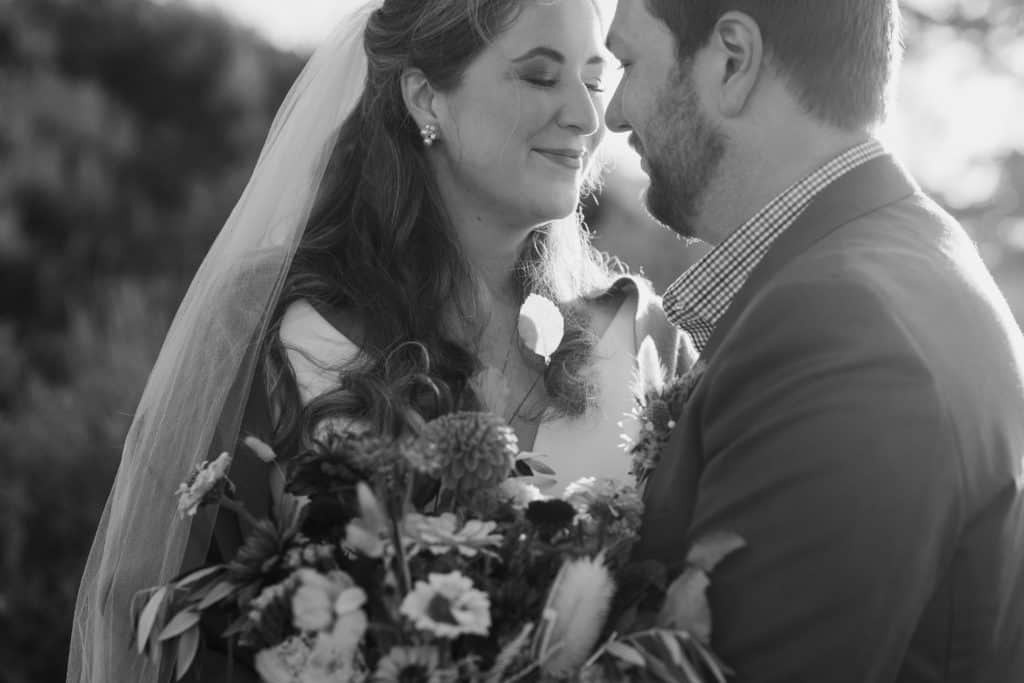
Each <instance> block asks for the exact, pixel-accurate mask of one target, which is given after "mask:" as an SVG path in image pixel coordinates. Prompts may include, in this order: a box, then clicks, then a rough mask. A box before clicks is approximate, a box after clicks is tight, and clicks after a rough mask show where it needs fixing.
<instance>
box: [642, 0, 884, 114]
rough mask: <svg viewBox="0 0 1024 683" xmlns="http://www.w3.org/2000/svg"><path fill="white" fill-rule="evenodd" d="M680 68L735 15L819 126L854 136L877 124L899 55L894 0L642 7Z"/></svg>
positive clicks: (749, 0) (691, 2) (677, 1)
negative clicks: (750, 28)
mask: <svg viewBox="0 0 1024 683" xmlns="http://www.w3.org/2000/svg"><path fill="white" fill-rule="evenodd" d="M645 1H646V2H647V7H648V9H649V11H650V12H651V14H652V15H653V16H655V17H657V18H658V19H661V20H662V21H663V22H665V24H666V25H667V26H668V27H669V29H670V30H671V31H672V33H673V34H674V35H675V38H676V48H677V52H678V54H679V58H680V61H681V62H684V63H685V62H686V61H688V60H689V59H690V58H691V57H693V55H694V54H695V53H696V52H697V50H698V49H700V48H701V47H702V46H704V45H706V44H707V42H708V40H709V39H710V38H711V33H712V31H713V30H714V27H715V24H716V23H717V22H718V19H719V18H720V17H721V16H722V15H723V14H724V13H726V12H728V11H733V10H735V11H739V12H743V13H745V14H747V15H749V16H750V17H751V18H753V19H754V21H756V22H757V24H758V26H759V27H760V29H761V37H762V40H763V41H764V46H765V55H766V57H767V59H768V60H769V63H770V64H772V66H774V67H775V68H776V69H777V70H778V71H779V73H781V74H783V75H784V76H785V77H786V79H787V81H788V82H789V85H790V87H791V88H792V91H793V93H794V94H795V95H796V96H797V97H798V98H799V100H800V101H801V102H802V103H803V105H804V107H805V108H806V109H807V111H809V112H810V113H811V114H813V115H815V116H817V117H818V118H819V119H821V120H823V121H826V122H828V123H831V124H833V125H836V126H839V127H840V128H845V129H850V130H855V129H859V128H862V127H865V126H870V125H872V124H875V123H879V122H881V121H882V120H883V119H884V117H885V110H886V95H887V89H888V85H889V81H890V78H891V76H892V72H893V71H894V70H895V68H896V66H897V64H898V63H899V57H900V52H901V43H900V33H899V26H900V22H899V8H898V6H897V0H645Z"/></svg>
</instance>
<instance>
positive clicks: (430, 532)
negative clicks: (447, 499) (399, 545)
mask: <svg viewBox="0 0 1024 683" xmlns="http://www.w3.org/2000/svg"><path fill="white" fill-rule="evenodd" d="M497 526H498V525H497V524H496V523H495V522H484V521H481V520H478V519H470V520H468V521H467V522H466V523H465V524H464V525H463V526H462V528H461V529H459V528H458V519H457V518H456V517H455V515H454V514H452V513H450V512H445V513H444V514H442V515H440V516H437V517H430V516H427V515H421V514H419V513H416V512H413V513H410V514H407V515H406V516H405V519H404V520H402V531H403V534H404V536H405V538H406V540H408V541H410V542H411V543H412V546H413V547H412V551H411V552H413V553H417V552H419V551H420V550H423V549H426V550H429V551H430V552H432V553H434V554H435V555H443V554H444V553H446V552H448V551H450V550H457V551H459V553H461V554H462V555H465V556H466V557H474V556H476V554H477V553H478V552H480V551H481V550H485V549H486V548H488V547H490V546H497V545H501V535H500V534H492V533H491V532H492V531H494V529H495V528H496V527H497Z"/></svg>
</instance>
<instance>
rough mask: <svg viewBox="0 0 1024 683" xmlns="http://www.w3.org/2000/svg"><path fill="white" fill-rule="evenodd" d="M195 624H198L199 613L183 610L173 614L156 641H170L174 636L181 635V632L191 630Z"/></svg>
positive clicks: (192, 610)
mask: <svg viewBox="0 0 1024 683" xmlns="http://www.w3.org/2000/svg"><path fill="white" fill-rule="evenodd" d="M197 623H199V612H197V611H195V610H194V609H184V610H182V611H180V612H178V613H177V614H175V615H174V618H173V619H171V621H170V623H169V624H167V626H164V629H163V630H162V631H160V635H159V636H158V637H157V640H170V639H171V638H174V637H175V636H178V635H181V633H182V632H184V631H186V630H187V629H190V628H192V627H193V626H195V625H196V624H197Z"/></svg>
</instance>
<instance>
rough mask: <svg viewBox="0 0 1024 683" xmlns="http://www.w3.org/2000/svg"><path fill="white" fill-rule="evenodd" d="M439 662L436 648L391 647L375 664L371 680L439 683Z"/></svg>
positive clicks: (398, 682) (401, 682) (389, 682)
mask: <svg viewBox="0 0 1024 683" xmlns="http://www.w3.org/2000/svg"><path fill="white" fill-rule="evenodd" d="M440 661H441V658H440V655H439V654H438V651H437V648H436V647H434V646H432V645H423V646H419V647H397V646H396V647H392V648H391V650H389V651H388V653H387V654H386V655H384V656H383V657H381V658H380V661H378V662H377V670H376V671H374V672H373V678H372V679H371V680H372V681H373V683H404V682H405V681H422V682H423V683H440V681H441V680H442V677H441V675H440V672H439V671H438V667H439V666H440Z"/></svg>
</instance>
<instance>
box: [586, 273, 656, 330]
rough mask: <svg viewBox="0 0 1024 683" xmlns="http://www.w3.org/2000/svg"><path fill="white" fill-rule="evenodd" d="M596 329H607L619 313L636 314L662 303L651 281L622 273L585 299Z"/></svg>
mask: <svg viewBox="0 0 1024 683" xmlns="http://www.w3.org/2000/svg"><path fill="white" fill-rule="evenodd" d="M582 303H583V306H584V308H585V309H586V311H587V313H588V314H589V315H590V318H591V324H592V326H593V327H594V329H595V331H597V332H598V333H600V331H602V330H604V329H606V328H607V327H608V326H609V325H611V323H612V321H613V320H614V319H615V318H616V316H618V315H620V314H621V315H625V314H626V313H627V312H630V311H631V312H633V314H634V316H636V315H638V314H640V313H641V311H642V310H643V309H645V308H647V307H648V306H650V305H652V304H653V305H660V301H659V300H658V297H657V295H655V293H654V288H653V287H652V286H651V283H650V282H649V281H647V280H646V279H645V278H642V277H639V276H636V275H622V276H620V277H618V278H617V279H616V280H615V281H614V282H612V284H611V285H610V286H609V287H607V288H605V289H603V290H601V291H599V292H596V293H594V294H593V295H591V296H589V297H587V298H586V299H584V300H583V302H582Z"/></svg>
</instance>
